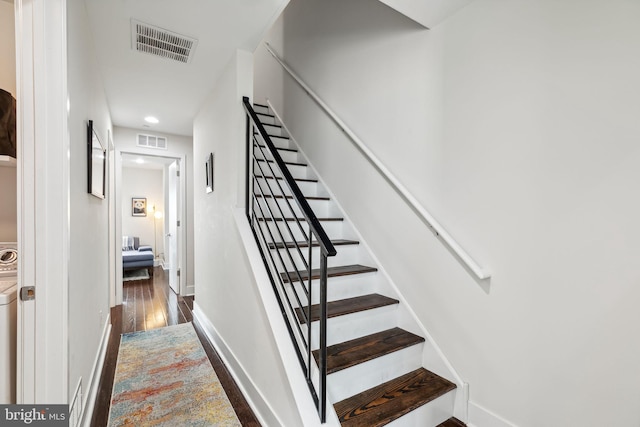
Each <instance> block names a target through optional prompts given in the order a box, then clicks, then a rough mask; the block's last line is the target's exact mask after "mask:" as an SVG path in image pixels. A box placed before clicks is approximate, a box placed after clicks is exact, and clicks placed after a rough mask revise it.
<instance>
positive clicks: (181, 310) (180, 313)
mask: <svg viewBox="0 0 640 427" xmlns="http://www.w3.org/2000/svg"><path fill="white" fill-rule="evenodd" d="M168 275H169V273H168V272H165V271H163V270H162V268H160V267H156V268H155V270H154V275H153V277H152V278H150V279H148V280H137V281H130V282H125V284H124V286H123V303H122V305H119V306H116V307H113V308H112V309H111V325H112V327H111V335H110V336H109V344H108V347H107V352H106V356H105V361H104V365H103V368H102V375H101V376H100V382H99V386H98V387H99V388H98V394H97V397H96V404H95V408H94V412H93V415H92V419H91V426H92V427H104V426H106V425H107V421H108V417H109V406H110V403H111V391H112V389H113V380H114V376H115V369H116V363H117V358H118V350H119V348H120V335H121V334H122V333H128V332H136V331H142V330H147V329H153V328H155V327H158V325H162V324H163V323H165V324H167V325H168V324H177V323H186V322H188V321H192V320H193V315H192V312H191V311H192V310H193V302H194V299H193V297H190V296H187V297H180V296H176V294H175V293H174V292H173V291H172V290H171V289H170V287H169V281H168ZM196 323H197V322H194V327H195V329H196V332H198V337H199V338H200V341H201V342H202V345H203V347H204V348H205V352H206V353H207V356H208V357H209V360H210V361H211V365H212V366H213V368H214V370H215V371H216V374H217V375H218V377H219V378H220V383H221V384H222V386H223V388H224V390H225V392H226V393H227V395H228V396H229V401H230V402H231V404H232V406H233V408H234V410H235V411H236V414H237V415H238V419H239V420H240V422H241V424H242V425H243V426H248V427H259V426H260V423H259V422H258V420H257V418H256V417H255V415H254V414H253V411H252V410H251V408H250V406H249V405H248V403H247V401H246V400H245V398H244V396H243V395H242V393H241V392H240V390H239V388H238V386H237V385H236V384H235V382H234V380H233V377H232V376H231V374H230V373H229V371H228V370H227V368H226V367H225V366H224V363H222V361H221V360H220V358H219V356H218V355H217V353H216V352H215V349H214V348H213V347H212V346H211V344H210V343H209V341H208V340H207V338H206V335H205V334H204V333H203V331H202V329H201V328H200V327H199V325H197V324H196Z"/></svg>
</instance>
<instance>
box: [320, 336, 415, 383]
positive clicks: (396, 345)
mask: <svg viewBox="0 0 640 427" xmlns="http://www.w3.org/2000/svg"><path fill="white" fill-rule="evenodd" d="M422 342H424V338H423V337H421V336H418V335H416V334H412V333H411V332H408V331H405V330H404V329H400V328H397V327H396V328H391V329H387V330H386V331H382V332H377V333H375V334H371V335H367V336H364V337H360V338H356V339H353V340H350V341H345V342H342V343H339V344H335V345H332V346H329V347H327V373H328V374H332V373H334V372H338V371H341V370H343V369H346V368H349V367H351V366H355V365H358V364H360V363H364V362H367V361H369V360H373V359H376V358H378V357H382V356H385V355H387V354H391V353H393V352H396V351H399V350H402V349H404V348H407V347H411V346H412V345H416V344H420V343H422ZM319 354H320V353H319V351H318V350H315V351H314V352H313V357H315V359H316V363H317V362H318V358H319Z"/></svg>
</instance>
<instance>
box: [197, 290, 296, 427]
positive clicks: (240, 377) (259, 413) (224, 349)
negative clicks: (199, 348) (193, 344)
mask: <svg viewBox="0 0 640 427" xmlns="http://www.w3.org/2000/svg"><path fill="white" fill-rule="evenodd" d="M193 317H194V320H195V321H197V322H198V323H199V324H200V326H201V327H202V329H203V330H204V332H205V334H206V335H207V339H208V340H209V342H210V343H211V345H213V347H214V348H215V349H216V351H217V352H218V355H219V356H220V358H221V359H222V361H223V362H224V364H225V365H226V367H227V369H229V372H230V373H231V376H232V377H233V379H234V380H235V382H236V384H237V385H238V387H239V388H240V391H241V392H242V394H243V395H244V397H245V399H247V402H248V403H249V406H250V407H251V409H252V410H253V412H254V413H255V415H256V417H257V418H258V420H259V421H260V424H262V425H264V426H283V425H284V424H283V423H282V422H281V421H280V419H278V416H277V415H276V414H275V413H274V412H273V409H272V408H271V406H270V405H269V403H268V401H267V399H265V397H264V396H263V394H262V393H261V392H260V390H258V388H257V387H256V385H255V384H254V382H253V381H252V380H251V378H250V377H249V375H247V373H246V371H245V369H244V368H243V366H242V364H241V363H240V362H239V361H238V359H237V358H236V357H235V355H234V354H233V351H231V349H230V348H229V346H228V345H227V343H226V342H225V341H224V339H222V337H221V336H220V335H219V334H218V331H217V330H216V328H215V326H213V324H212V323H211V321H210V320H209V318H208V317H207V316H206V315H205V314H204V313H203V312H202V310H201V309H200V307H199V306H198V304H197V303H195V302H194V304H193Z"/></svg>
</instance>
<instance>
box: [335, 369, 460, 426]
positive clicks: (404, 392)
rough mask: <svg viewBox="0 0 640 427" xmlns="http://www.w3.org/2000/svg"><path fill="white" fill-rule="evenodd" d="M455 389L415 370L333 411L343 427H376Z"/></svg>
mask: <svg viewBox="0 0 640 427" xmlns="http://www.w3.org/2000/svg"><path fill="white" fill-rule="evenodd" d="M455 388H456V386H455V384H453V383H452V382H450V381H448V380H446V379H444V378H442V377H440V376H438V375H436V374H434V373H433V372H429V371H427V370H426V369H424V368H419V369H416V370H415V371H413V372H410V373H408V374H405V375H402V376H401V377H398V378H395V379H393V380H391V381H388V382H386V383H384V384H380V385H379V386H376V387H374V388H371V389H369V390H365V391H363V392H362V393H359V394H357V395H355V396H352V397H349V398H347V399H345V400H343V401H341V402H338V403H336V404H335V405H333V407H334V408H335V410H336V413H337V414H338V419H339V420H340V423H341V425H342V426H343V427H353V426H367V427H380V426H383V425H385V424H388V423H390V422H391V421H393V420H396V419H398V418H400V417H401V416H403V415H405V414H407V413H409V412H411V411H413V410H414V409H416V408H419V407H420V406H422V405H424V404H425V403H428V402H430V401H432V400H434V399H436V398H438V397H440V396H442V395H443V394H445V393H448V392H449V391H451V390H453V389H455Z"/></svg>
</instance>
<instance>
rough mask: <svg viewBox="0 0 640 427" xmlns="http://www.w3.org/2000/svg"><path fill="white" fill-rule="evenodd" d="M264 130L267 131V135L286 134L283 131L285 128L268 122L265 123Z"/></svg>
mask: <svg viewBox="0 0 640 427" xmlns="http://www.w3.org/2000/svg"><path fill="white" fill-rule="evenodd" d="M263 126H264V130H266V131H267V135H275V136H286V135H284V133H283V129H282V128H281V127H277V126H270V125H268V124H263Z"/></svg>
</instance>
